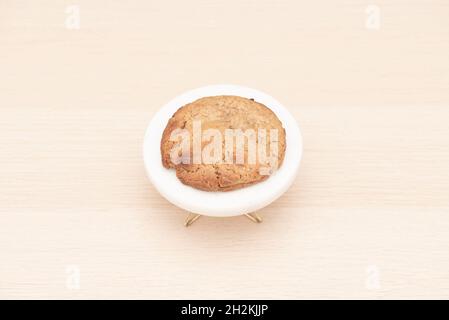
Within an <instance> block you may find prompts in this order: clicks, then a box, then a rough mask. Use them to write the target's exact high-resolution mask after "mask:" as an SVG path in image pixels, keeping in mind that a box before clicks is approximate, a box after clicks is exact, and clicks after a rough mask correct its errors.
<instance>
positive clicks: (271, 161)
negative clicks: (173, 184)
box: [161, 96, 286, 191]
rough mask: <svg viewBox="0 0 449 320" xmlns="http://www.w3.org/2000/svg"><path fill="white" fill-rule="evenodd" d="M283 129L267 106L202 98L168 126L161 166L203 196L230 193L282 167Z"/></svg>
mask: <svg viewBox="0 0 449 320" xmlns="http://www.w3.org/2000/svg"><path fill="white" fill-rule="evenodd" d="M285 148H286V137H285V130H284V128H283V127H282V123H281V121H280V120H279V119H278V117H277V116H276V115H275V114H274V113H273V111H271V110H270V109H269V108H268V107H266V106H265V105H263V104H261V103H258V102H256V101H254V100H253V99H247V98H243V97H238V96H213V97H205V98H201V99H198V100H196V101H194V102H192V103H189V104H187V105H185V106H183V107H181V108H180V109H178V110H177V111H176V112H175V114H174V115H173V116H172V117H171V119H170V120H169V121H168V124H167V126H166V128H165V130H164V133H163V135H162V140H161V157H162V164H163V166H164V167H165V168H167V169H175V170H176V176H177V177H178V179H179V180H180V181H181V182H182V183H184V184H186V185H189V186H191V187H194V188H197V189H200V190H204V191H231V190H236V189H240V188H244V187H246V186H250V185H252V184H255V183H259V182H262V181H264V180H266V179H268V178H269V176H270V174H271V173H272V172H274V171H275V170H276V169H278V168H279V167H280V166H281V165H282V161H283V160H284V155H285Z"/></svg>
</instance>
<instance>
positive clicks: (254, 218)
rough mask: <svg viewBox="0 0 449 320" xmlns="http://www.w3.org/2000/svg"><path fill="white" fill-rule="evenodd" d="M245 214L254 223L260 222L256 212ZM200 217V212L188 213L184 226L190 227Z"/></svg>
mask: <svg viewBox="0 0 449 320" xmlns="http://www.w3.org/2000/svg"><path fill="white" fill-rule="evenodd" d="M245 216H246V217H247V218H248V219H249V220H251V221H252V222H255V223H261V222H262V221H263V219H262V218H261V217H260V216H259V215H258V214H257V213H254V212H253V213H246V214H245ZM200 217H201V215H200V214H196V213H189V215H188V216H187V218H186V221H185V222H184V225H185V226H186V227H190V226H191V225H192V224H193V223H194V222H195V221H196V220H198V219H199V218H200Z"/></svg>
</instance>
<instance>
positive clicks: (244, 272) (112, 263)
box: [0, 0, 449, 299]
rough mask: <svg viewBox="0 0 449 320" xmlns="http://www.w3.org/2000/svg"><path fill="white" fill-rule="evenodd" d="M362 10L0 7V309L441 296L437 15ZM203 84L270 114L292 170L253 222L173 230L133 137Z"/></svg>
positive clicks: (447, 275)
mask: <svg viewBox="0 0 449 320" xmlns="http://www.w3.org/2000/svg"><path fill="white" fill-rule="evenodd" d="M375 2H376V3H375V4H376V5H378V6H379V8H380V9H381V17H382V20H381V21H382V22H381V28H380V29H379V30H369V29H367V28H365V20H366V13H365V9H366V7H367V6H368V5H369V4H371V3H372V2H371V1H363V0H342V1H330V0H328V1H325V0H318V1H313V3H312V1H296V0H295V1H293V0H288V1H287V0H284V1H271V0H258V1H252V0H243V1H242V0H239V1H237V0H231V1H218V0H214V1H205V0H194V1H188V2H186V1H144V0H134V1H126V2H125V1H114V2H112V1H106V0H95V1H92V0H89V1H87V0H78V1H70V2H69V1H50V0H42V1H39V2H37V1H25V0H15V1H13V0H1V1H0V112H1V113H0V298H6V299H11V298H223V299H239V298H275V299H280V298H288V299H290V298H292V299H293V298H449V196H448V195H449V125H448V119H449V58H448V57H449V24H448V23H447V21H448V19H449V3H448V2H447V1H446V0H413V1H410V0H408V1H403V0H394V1H383V0H382V1H375ZM72 4H76V5H79V8H80V14H81V15H80V17H81V25H80V26H81V28H80V29H79V30H68V29H67V28H65V25H64V23H65V19H66V18H67V14H66V13H65V10H66V7H67V6H68V5H72ZM216 83H233V84H241V85H247V86H250V87H254V88H256V89H259V90H263V91H266V92H268V93H270V94H271V95H273V96H274V97H276V98H278V99H279V100H280V101H282V102H283V103H284V104H285V105H286V106H287V107H288V108H289V109H290V111H291V112H292V113H293V115H294V116H295V117H296V119H297V120H298V122H299V124H300V126H301V129H302V132H303V136H304V143H305V150H304V158H303V162H302V165H301V170H300V174H299V176H298V179H297V181H296V183H295V184H294V186H293V187H292V188H291V189H290V190H289V191H288V192H287V193H286V194H285V195H284V196H283V197H282V198H281V199H280V200H278V201H277V202H275V203H273V204H272V205H271V206H269V207H267V208H265V209H263V210H262V211H261V212H260V214H261V215H262V216H263V217H264V219H265V221H264V223H262V224H260V225H256V224H253V223H251V222H249V221H248V220H247V219H245V218H244V217H236V218H228V219H217V218H205V217H203V218H201V219H200V220H198V221H197V222H196V223H195V224H194V225H193V226H192V227H191V228H189V229H185V228H183V226H182V222H183V219H184V217H185V213H184V212H183V211H182V210H180V209H178V208H176V207H174V206H172V205H170V204H169V203H167V201H165V200H164V199H163V198H162V197H160V196H159V195H158V194H157V192H156V191H155V190H154V189H153V187H152V186H151V185H150V184H149V182H148V181H147V179H146V176H145V173H144V169H143V163H142V156H141V144H142V139H143V135H144V131H145V129H146V125H147V123H148V122H149V120H150V119H151V117H152V115H153V114H154V113H155V112H156V111H157V110H158V108H159V107H160V106H162V105H163V104H164V103H165V102H167V101H168V100H169V99H171V98H172V97H174V96H176V95H178V94H180V93H182V92H183V91H185V90H188V89H192V88H195V87H199V86H203V85H208V84H216ZM70 266H75V267H77V268H79V271H80V276H81V277H80V287H79V289H76V290H73V288H72V289H70V287H68V286H67V281H68V277H70V274H68V273H67V268H68V267H70ZM373 277H374V278H373ZM373 279H374V280H376V282H377V285H375V286H372V285H370V283H372V280H373Z"/></svg>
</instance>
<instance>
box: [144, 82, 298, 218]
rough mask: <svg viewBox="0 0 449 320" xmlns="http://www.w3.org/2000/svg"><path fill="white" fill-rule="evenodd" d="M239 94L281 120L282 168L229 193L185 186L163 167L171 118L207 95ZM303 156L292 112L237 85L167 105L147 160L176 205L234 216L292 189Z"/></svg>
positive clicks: (148, 140) (150, 138)
mask: <svg viewBox="0 0 449 320" xmlns="http://www.w3.org/2000/svg"><path fill="white" fill-rule="evenodd" d="M218 95H235V96H241V97H245V98H253V99H254V100H255V101H257V102H260V103H262V104H264V105H266V106H267V107H268V108H270V109H271V110H272V111H273V112H274V113H275V114H276V115H277V116H278V118H279V119H280V120H281V122H282V124H283V126H284V128H285V131H286V140H287V146H286V151H285V156H284V161H283V163H282V166H281V167H280V168H279V169H278V170H277V171H276V172H275V173H274V174H272V175H271V176H270V177H269V178H268V179H267V180H265V181H263V182H260V183H257V184H255V185H252V186H249V187H246V188H243V189H238V190H234V191H227V192H207V191H201V190H197V189H195V188H192V187H190V186H187V185H184V184H183V183H181V181H179V180H178V178H177V177H176V172H175V170H173V169H166V168H164V166H163V165H162V161H161V152H160V143H161V138H162V133H163V131H164V129H165V126H166V125H167V122H168V120H169V119H170V118H171V116H172V115H173V114H174V113H175V112H176V110H178V109H179V108H180V107H182V106H183V105H185V104H187V103H190V102H193V101H195V100H197V99H199V98H202V97H206V96H218ZM301 156H302V137H301V132H300V130H299V126H298V124H297V122H296V120H295V119H294V118H293V116H292V115H291V114H290V113H289V112H288V110H287V109H286V108H285V107H284V106H282V105H281V104H280V103H279V102H278V101H276V100H275V99H274V98H272V97H271V96H269V95H267V94H265V93H263V92H260V91H257V90H254V89H250V88H245V87H241V86H236V85H213V86H207V87H202V88H198V89H195V90H191V91H188V92H186V93H184V94H181V95H180V96H178V97H176V98H175V99H173V100H172V101H170V102H169V103H167V104H166V105H165V106H163V107H162V108H161V109H160V110H159V111H158V112H157V113H156V114H155V115H154V117H153V119H152V120H151V122H150V124H149V125H148V129H147V131H146V134H145V140H144V144H143V158H144V162H145V169H146V171H147V174H148V177H149V179H150V181H151V182H152V183H153V185H154V186H155V187H156V189H157V190H158V191H159V192H160V194H161V195H162V196H163V197H164V198H166V199H167V200H168V201H170V202H171V203H173V204H174V205H176V206H178V207H180V208H182V209H184V210H186V211H189V212H192V213H197V214H201V215H206V216H215V217H231V216H237V215H242V214H246V213H251V212H254V211H257V210H259V209H262V208H263V207H265V206H267V205H269V204H270V203H272V202H273V201H275V200H276V199H277V198H279V197H280V196H281V195H282V194H283V193H284V192H285V191H287V189H288V188H289V187H290V186H291V184H292V183H293V181H294V180H295V177H296V175H297V172H298V169H299V164H300V161H301Z"/></svg>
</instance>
